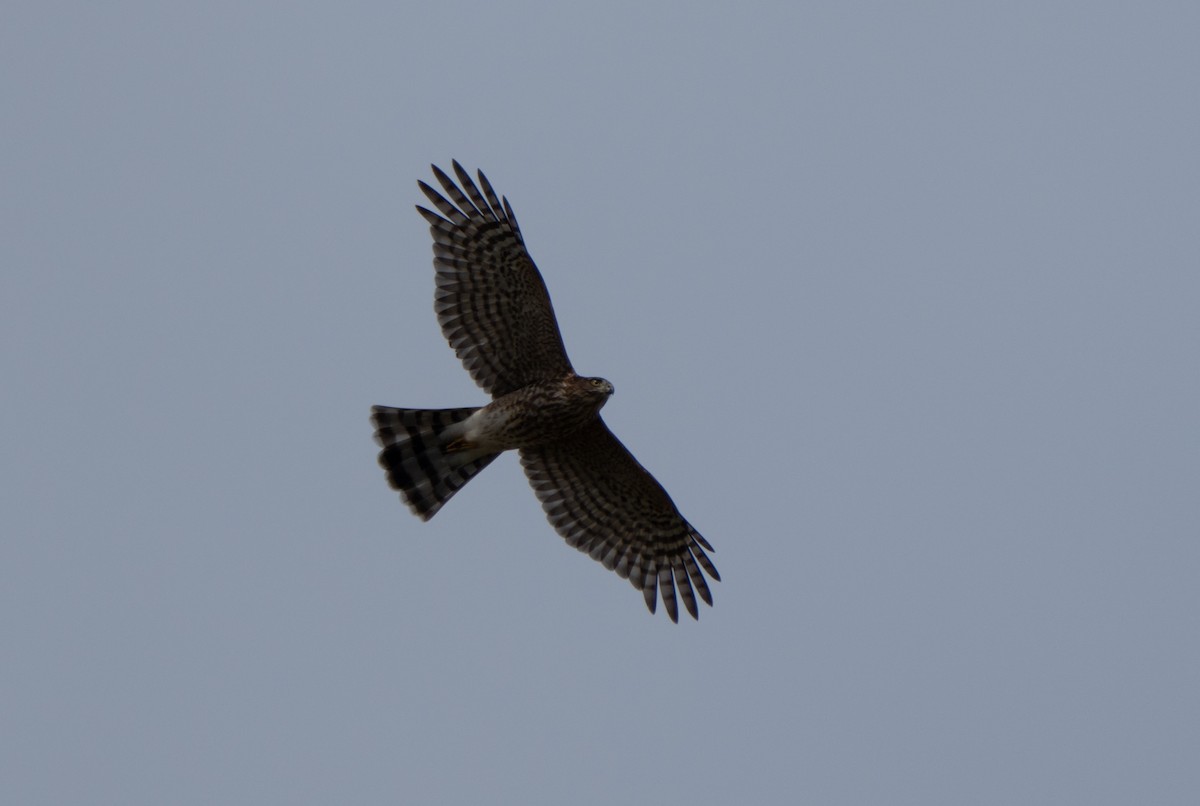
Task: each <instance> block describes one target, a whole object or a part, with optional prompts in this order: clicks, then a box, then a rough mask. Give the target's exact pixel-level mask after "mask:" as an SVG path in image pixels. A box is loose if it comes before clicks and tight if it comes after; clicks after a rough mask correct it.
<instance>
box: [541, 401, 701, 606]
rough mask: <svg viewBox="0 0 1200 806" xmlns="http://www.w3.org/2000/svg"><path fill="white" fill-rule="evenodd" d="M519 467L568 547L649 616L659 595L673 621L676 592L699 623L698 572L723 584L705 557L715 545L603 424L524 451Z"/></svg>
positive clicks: (699, 579) (598, 420)
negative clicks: (613, 576) (616, 578)
mask: <svg viewBox="0 0 1200 806" xmlns="http://www.w3.org/2000/svg"><path fill="white" fill-rule="evenodd" d="M521 465H522V466H523V467H524V468H525V475H526V476H528V477H529V483H530V484H531V485H532V486H533V489H534V492H535V493H537V497H538V498H539V499H540V500H541V502H542V509H544V510H545V511H546V517H547V518H549V520H550V523H551V524H552V525H553V526H554V528H555V529H557V530H558V533H559V534H560V535H562V536H563V537H564V538H565V539H566V541H567V544H568V545H571V546H574V547H575V548H577V549H579V550H580V551H583V552H586V553H587V554H589V555H591V557H592V559H594V560H598V561H599V562H602V563H604V566H605V568H608V569H610V570H613V571H616V572H617V573H618V574H620V575H621V576H622V577H625V578H627V579H628V580H629V581H630V582H632V583H633V586H634V587H635V588H637V589H638V590H640V591H641V592H642V594H643V595H644V596H645V598H646V606H647V607H648V608H650V612H651V613H653V612H654V608H655V604H656V602H657V596H658V594H661V596H662V600H663V604H664V605H665V606H666V608H667V613H668V614H669V615H670V617H671V620H672V621H678V620H679V607H678V605H677V604H676V600H675V592H676V590H678V591H679V595H680V596H681V597H682V598H683V604H684V607H686V608H687V611H688V612H689V613H691V615H692V618H699V613H698V612H697V607H696V596H697V595H699V597H700V598H701V599H703V600H704V601H705V602H706V603H707V604H709V605H711V604H712V594H711V593H710V592H709V589H708V583H707V582H706V581H705V579H704V574H703V573H701V569H704V571H706V572H707V573H708V575H709V576H710V577H712V578H713V579H714V580H719V579H720V578H721V577H720V575H719V574H718V573H717V569H716V568H715V567H714V566H713V564H712V561H710V560H709V559H708V555H707V554H705V553H704V550H705V549H708V550H709V551H712V550H713V547H712V546H710V545H709V544H708V541H706V540H705V539H704V538H703V537H701V536H700V533H699V532H697V531H696V530H695V529H693V528H692V526H691V524H689V523H688V522H687V521H685V520H684V519H683V516H682V515H680V514H679V510H677V509H676V508H675V504H674V503H672V501H671V497H670V496H669V495H667V491H666V490H664V489H663V488H662V485H660V484H659V483H658V482H657V481H655V480H654V477H653V476H651V475H650V474H649V473H648V472H647V471H646V469H645V468H644V467H642V466H641V465H640V464H638V461H637V460H636V459H634V458H633V455H632V454H631V453H630V452H629V451H628V450H626V448H625V446H624V445H622V444H621V443H620V441H619V440H618V439H617V438H616V437H615V436H613V433H612V432H611V431H609V430H608V427H607V426H606V425H605V424H604V422H603V421H602V420H600V419H599V418H596V421H595V422H594V423H593V424H591V425H589V426H585V427H584V428H583V429H581V430H580V431H577V432H576V433H575V434H573V435H571V436H570V437H568V438H567V439H564V440H560V441H558V442H554V443H551V444H549V445H546V446H543V447H540V448H522V449H521Z"/></svg>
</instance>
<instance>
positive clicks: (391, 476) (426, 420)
mask: <svg viewBox="0 0 1200 806" xmlns="http://www.w3.org/2000/svg"><path fill="white" fill-rule="evenodd" d="M478 410H479V409H477V408H468V409H394V408H391V407H390V406H373V407H372V408H371V422H372V423H373V424H374V425H375V441H376V442H378V443H379V445H380V447H382V448H383V450H382V451H380V452H379V466H380V467H382V468H383V469H384V470H386V471H387V477H388V483H389V484H391V485H392V487H393V488H394V489H396V490H399V491H400V495H401V496H402V497H403V498H404V502H405V503H406V504H408V508H409V509H411V510H412V511H413V514H414V515H416V516H417V517H419V518H420V519H421V520H425V521H427V520H429V519H430V518H432V517H433V516H434V515H436V514H437V512H438V510H439V509H441V508H442V505H443V504H445V503H446V502H447V501H449V500H450V497H451V496H452V495H454V494H455V493H456V492H458V491H459V490H460V489H461V488H462V486H463V485H464V484H466V483H467V482H468V481H470V480H471V478H472V477H473V476H474V475H475V474H476V473H478V472H479V471H480V470H483V469H484V468H485V467H487V466H488V465H489V464H490V463H491V461H492V460H493V459H495V458H496V457H497V456H499V455H500V454H498V453H482V452H480V451H473V450H452V449H451V450H448V448H449V447H450V444H451V443H452V442H453V441H454V440H455V439H456V438H457V437H458V436H459V434H460V433H461V432H462V428H460V427H456V426H458V425H459V424H460V423H462V421H463V420H465V419H467V418H468V417H470V416H471V415H472V414H474V413H475V412H476V411H478Z"/></svg>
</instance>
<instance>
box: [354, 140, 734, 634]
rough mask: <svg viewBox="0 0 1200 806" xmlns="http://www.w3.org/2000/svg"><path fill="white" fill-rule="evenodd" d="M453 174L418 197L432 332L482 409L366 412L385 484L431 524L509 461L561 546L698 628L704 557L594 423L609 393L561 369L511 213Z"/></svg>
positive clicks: (559, 344)
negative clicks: (429, 259)
mask: <svg viewBox="0 0 1200 806" xmlns="http://www.w3.org/2000/svg"><path fill="white" fill-rule="evenodd" d="M453 166H454V173H455V175H456V176H457V177H458V183H457V184H455V182H454V180H453V179H451V178H450V177H449V176H448V175H447V174H446V173H445V172H443V171H442V170H441V169H439V168H438V167H437V166H436V165H435V166H432V168H433V175H434V176H435V177H437V180H438V183H439V184H440V185H441V186H442V190H443V191H444V192H445V195H442V193H439V192H438V191H437V190H434V189H433V188H432V187H430V186H429V185H427V184H426V183H424V182H418V183H417V184H418V186H419V187H420V188H421V191H422V192H423V193H424V194H425V196H426V197H427V198H428V199H429V201H430V202H431V203H432V205H433V207H435V208H437V212H434V211H433V210H429V209H426V208H424V207H420V206H418V207H417V212H419V213H420V214H421V216H422V217H424V219H425V220H426V221H428V222H429V231H430V233H431V234H432V235H433V255H434V257H433V266H434V269H435V271H436V291H435V292H434V302H433V307H434V310H435V311H436V312H437V318H438V323H439V324H440V325H441V327H442V333H443V334H444V335H445V336H446V339H447V340H448V341H449V342H450V346H451V347H453V348H454V352H455V353H456V354H457V355H458V357H459V358H460V359H461V360H462V362H463V365H464V366H465V367H466V369H467V371H468V372H469V373H471V377H472V378H474V379H475V381H476V383H478V384H479V385H480V386H481V387H483V389H484V391H486V392H488V393H489V394H490V395H491V396H492V402H491V403H488V404H487V405H486V406H482V407H474V408H461V409H399V408H391V407H389V406H374V407H373V408H372V409H371V421H372V422H373V424H374V426H375V440H376V441H377V442H378V443H379V445H380V447H381V448H382V451H381V452H380V454H379V464H380V465H381V466H382V467H383V469H384V470H386V471H387V478H388V482H389V483H390V484H391V486H392V487H393V488H395V489H396V490H399V491H400V495H401V497H402V498H403V499H404V501H405V503H407V504H408V506H409V508H410V509H411V510H412V511H413V513H414V514H416V515H417V516H418V517H420V518H421V519H422V520H429V519H430V518H432V517H433V516H434V515H436V514H437V513H438V511H439V510H440V509H441V508H442V506H443V505H444V504H445V503H446V502H447V501H448V500H450V497H451V496H453V495H454V494H455V493H456V492H458V490H459V489H461V488H462V486H463V485H464V484H466V483H467V482H468V481H470V480H471V478H472V477H473V476H474V475H475V474H476V473H478V472H479V471H481V470H483V469H484V468H485V467H487V466H488V464H489V463H490V462H491V461H492V460H493V459H495V458H496V457H497V456H499V455H500V454H501V453H502V452H503V451H507V450H516V451H518V452H519V453H520V455H521V465H522V467H523V468H524V469H525V475H526V476H528V478H529V483H530V485H531V486H532V487H533V490H534V493H536V495H537V497H538V499H539V500H540V501H541V503H542V509H544V510H545V512H546V516H547V518H548V519H549V521H550V523H551V524H552V525H553V526H554V528H555V529H556V530H557V531H558V533H559V534H560V535H561V536H562V537H563V538H564V539H565V540H566V541H567V544H568V545H571V546H574V547H575V548H577V549H579V550H580V551H582V552H585V553H587V554H588V555H590V556H591V557H592V559H594V560H598V561H599V562H602V563H604V566H605V567H606V568H608V569H610V570H612V571H616V572H617V573H618V574H619V575H620V576H622V577H624V578H626V579H628V580H629V581H630V582H631V583H633V586H634V587H635V588H637V589H638V590H640V591H641V592H642V595H643V596H644V597H645V600H646V607H648V608H649V609H650V612H651V613H653V612H654V610H655V605H656V603H657V601H658V597H659V596H661V597H662V601H663V605H664V607H665V608H666V610H667V614H668V615H669V616H670V617H671V620H672V621H674V622H678V621H679V606H678V604H677V603H676V592H678V594H679V598H682V599H683V605H684V607H685V608H687V611H688V613H690V614H691V616H692V618H694V619H695V618H699V613H698V609H697V606H696V598H697V596H698V597H699V598H701V599H703V600H704V602H705V603H706V604H709V605H712V594H711V593H710V591H709V588H708V583H707V582H706V581H705V579H704V573H707V574H708V575H709V576H710V577H712V578H713V579H714V580H719V579H720V578H721V577H720V575H719V574H718V573H717V569H716V567H714V566H713V564H712V561H711V560H709V558H708V555H707V554H705V553H704V552H705V550H706V549H707V550H708V551H713V547H712V546H711V545H709V543H708V541H707V540H705V539H704V538H703V537H701V536H700V533H699V532H697V531H696V530H695V529H694V528H692V525H691V524H689V523H688V522H687V521H686V520H684V518H683V516H682V515H680V514H679V510H678V509H676V508H675V504H674V503H673V502H672V501H671V497H670V496H669V495H667V491H666V490H664V489H663V488H662V485H660V484H659V483H658V482H657V481H655V479H654V477H653V476H651V475H650V474H649V473H648V472H647V471H646V469H645V468H643V467H642V466H641V465H640V464H639V463H638V461H637V460H636V459H634V458H633V454H631V453H630V452H629V451H628V450H626V448H625V446H624V445H622V444H621V443H620V441H619V440H618V439H617V438H616V437H615V436H613V434H612V432H611V431H609V430H608V427H607V426H606V425H605V424H604V421H603V420H601V419H600V409H601V408H602V407H603V406H604V404H605V403H607V402H608V398H609V397H610V396H611V395H612V394H613V385H612V384H611V383H609V382H608V381H606V380H604V379H603V378H587V377H583V376H581V375H577V374H576V373H575V370H574V369H573V368H572V366H571V362H570V361H569V360H568V359H567V351H566V348H564V347H563V341H562V335H561V334H560V333H559V330H558V321H557V320H556V319H555V316H554V308H553V307H552V306H551V305H550V295H549V294H548V293H547V291H546V285H545V283H544V282H543V281H542V276H541V274H540V273H539V272H538V270H537V266H535V265H534V263H533V258H531V257H530V256H529V252H528V251H527V250H526V248H525V240H524V238H523V237H522V235H521V228H520V227H519V226H518V225H517V218H516V216H515V215H513V211H512V207H510V206H509V204H508V199H507V198H500V197H497V195H496V191H495V190H493V189H492V185H491V183H490V182H488V180H487V177H486V176H484V175H483V172H482V171H480V172H478V177H479V183H478V184H476V183H475V181H474V180H472V178H471V175H470V174H468V173H467V172H466V171H465V170H463V168H462V166H461V165H459V164H458V162H454V163H453Z"/></svg>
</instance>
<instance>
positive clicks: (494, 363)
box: [417, 162, 572, 397]
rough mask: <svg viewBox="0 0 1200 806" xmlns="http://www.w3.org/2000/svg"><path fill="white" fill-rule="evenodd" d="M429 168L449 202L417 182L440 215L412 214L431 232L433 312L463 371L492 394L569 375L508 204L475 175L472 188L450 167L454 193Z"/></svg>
mask: <svg viewBox="0 0 1200 806" xmlns="http://www.w3.org/2000/svg"><path fill="white" fill-rule="evenodd" d="M432 167H433V174H434V176H436V177H437V179H438V182H439V183H440V184H441V186H442V189H443V190H444V191H445V192H446V196H448V197H449V200H447V198H446V197H445V196H442V194H440V193H438V192H437V191H436V190H434V189H433V188H432V187H430V186H429V185H427V184H425V183H424V182H418V183H417V184H418V185H419V186H420V187H421V190H422V191H423V192H424V193H425V195H426V196H427V197H428V198H429V201H430V202H432V203H433V206H434V207H436V208H437V209H438V212H440V213H441V215H438V214H437V213H434V212H433V211H431V210H427V209H425V208H424V207H417V211H418V212H419V213H420V214H421V215H422V216H423V217H424V218H425V220H426V221H428V222H429V231H430V233H431V234H432V235H433V255H434V258H433V265H434V268H435V270H436V272H437V278H436V283H437V290H436V292H435V294H434V310H435V311H436V312H437V317H438V323H439V324H441V326H442V333H443V334H444V335H445V336H446V339H447V341H449V342H450V346H451V347H453V348H454V352H455V353H456V354H457V355H458V357H459V358H460V359H461V360H462V362H463V366H465V367H466V368H467V371H468V372H470V373H471V377H472V378H474V379H475V382H476V383H478V384H479V385H480V386H482V387H483V388H484V389H485V390H487V391H488V392H489V393H491V394H492V396H494V397H499V396H501V395H504V394H507V393H508V392H512V391H513V390H515V389H520V388H521V387H523V386H528V385H529V384H530V383H533V382H534V381H539V380H546V379H548V378H555V377H561V376H563V375H566V374H567V373H569V372H571V371H572V370H571V362H570V361H569V360H568V359H567V351H566V349H565V348H564V347H563V342H562V335H561V334H560V333H559V330H558V322H557V320H556V319H555V318H554V308H553V307H552V306H551V305H550V295H549V294H548V293H547V292H546V284H545V283H544V282H543V281H542V276H541V275H540V274H539V273H538V270H537V266H535V265H534V263H533V258H531V257H530V256H529V252H528V251H526V249H525V242H524V239H523V238H522V237H521V228H520V227H519V226H518V225H517V219H516V216H514V215H513V211H512V208H511V207H509V204H508V199H503V200H501V199H499V198H497V196H496V191H495V190H493V189H492V185H491V183H490V182H488V180H487V177H486V176H484V175H483V172H482V171H480V172H479V186H476V184H475V182H474V181H472V179H471V176H470V174H468V173H467V172H466V171H465V170H463V168H462V166H461V165H459V164H458V162H454V173H455V175H456V176H457V177H458V181H459V183H460V184H461V185H462V188H461V189H460V188H459V186H458V185H456V184H454V180H452V179H451V178H450V177H449V176H447V175H446V174H445V173H444V172H443V171H442V170H441V169H440V168H438V167H437V166H436V165H435V166H432ZM480 188H482V192H480Z"/></svg>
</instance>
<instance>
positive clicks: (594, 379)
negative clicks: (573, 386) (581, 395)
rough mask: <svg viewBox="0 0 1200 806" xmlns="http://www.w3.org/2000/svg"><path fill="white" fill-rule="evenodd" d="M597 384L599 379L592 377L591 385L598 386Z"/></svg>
mask: <svg viewBox="0 0 1200 806" xmlns="http://www.w3.org/2000/svg"><path fill="white" fill-rule="evenodd" d="M599 385H600V379H599V378H592V386H599Z"/></svg>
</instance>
